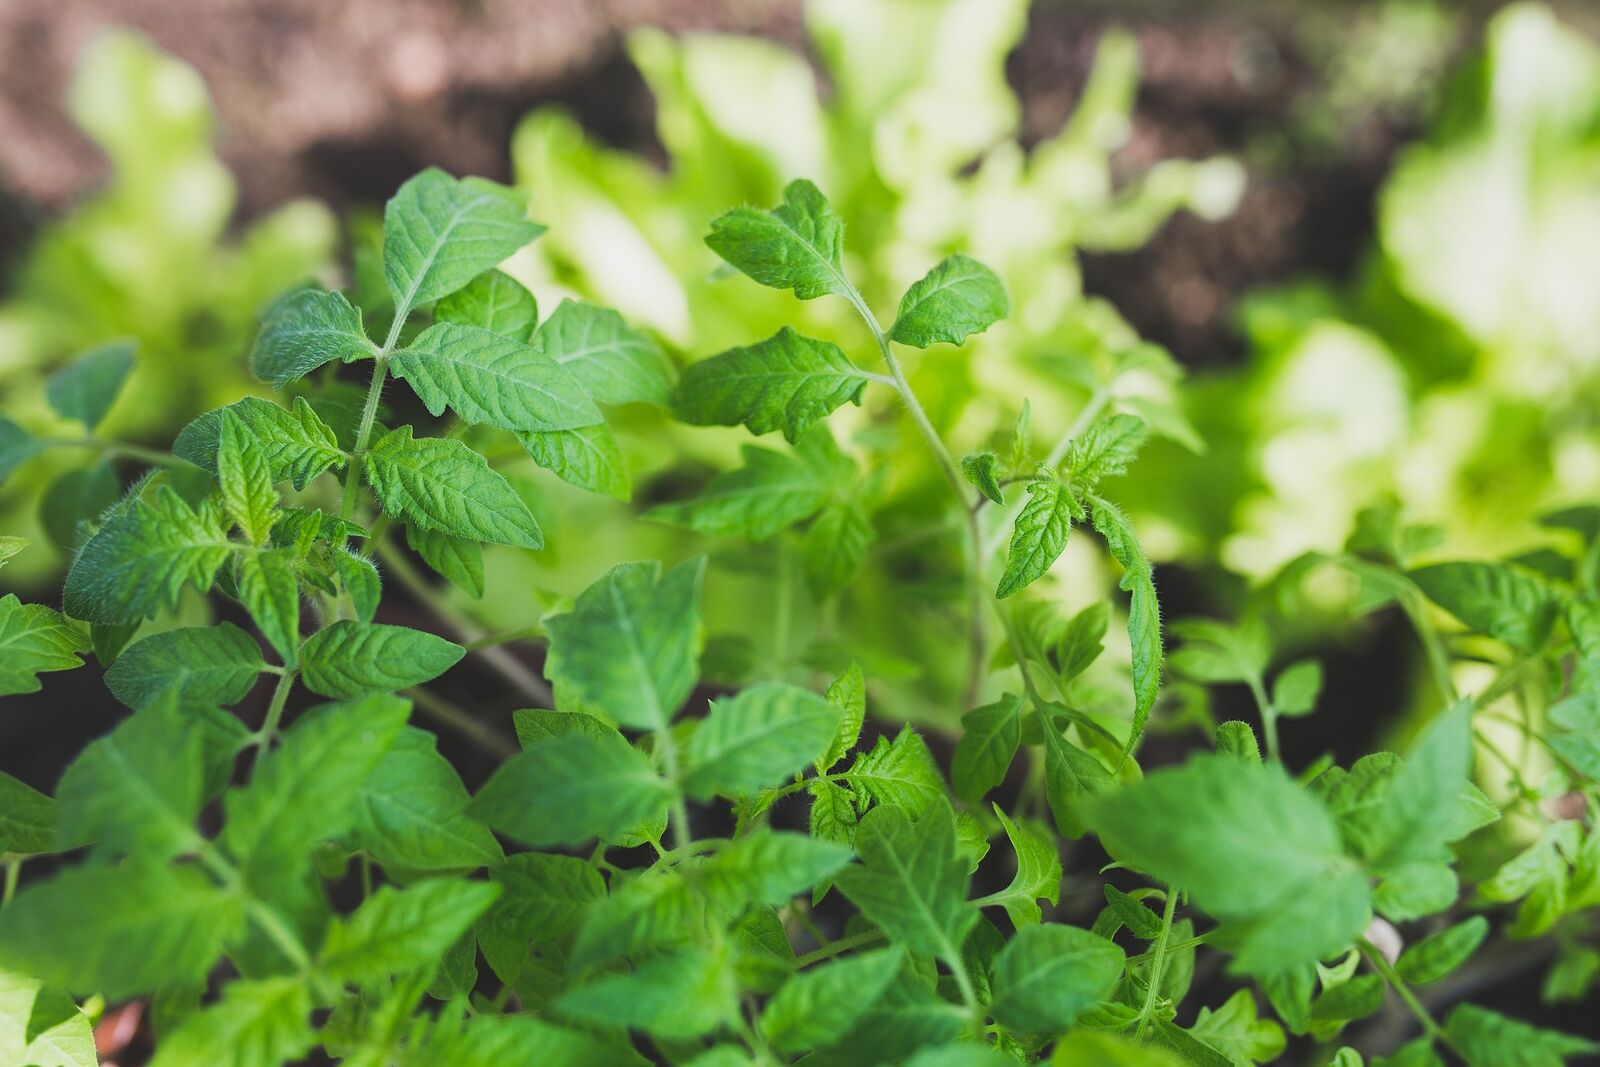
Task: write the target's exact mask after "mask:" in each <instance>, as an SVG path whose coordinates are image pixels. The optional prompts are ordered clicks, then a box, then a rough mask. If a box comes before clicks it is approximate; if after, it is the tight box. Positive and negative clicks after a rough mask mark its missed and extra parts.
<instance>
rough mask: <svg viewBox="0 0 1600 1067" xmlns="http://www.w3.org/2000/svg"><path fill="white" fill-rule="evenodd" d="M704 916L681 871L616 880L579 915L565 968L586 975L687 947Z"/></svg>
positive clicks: (700, 899) (659, 871)
mask: <svg viewBox="0 0 1600 1067" xmlns="http://www.w3.org/2000/svg"><path fill="white" fill-rule="evenodd" d="M707 915H708V913H707V911H706V908H705V901H704V900H703V894H700V893H698V892H695V891H693V890H691V889H690V886H689V883H688V881H687V880H686V879H685V877H684V875H683V873H682V872H680V871H677V870H662V869H659V868H658V869H656V870H654V871H646V872H644V873H643V874H641V875H639V876H638V877H635V878H631V879H627V880H619V881H618V882H617V884H616V885H615V886H614V887H613V889H612V892H611V895H610V896H608V897H606V898H605V899H603V900H600V901H597V902H596V903H595V904H594V906H593V907H591V908H590V909H589V911H588V914H587V915H585V916H584V919H583V925H582V926H581V927H580V928H579V930H578V936H577V938H576V939H575V940H574V941H573V943H572V952H571V956H570V961H569V962H570V966H571V968H572V969H573V970H586V969H589V968H592V967H595V966H599V965H602V964H607V963H611V962H612V961H614V960H618V959H621V958H622V957H624V956H631V957H633V958H635V959H642V958H644V957H645V956H648V955H649V954H650V953H651V952H653V951H656V950H660V949H663V948H669V947H674V946H679V945H684V944H687V943H688V942H689V941H690V940H691V939H692V935H693V933H694V931H696V930H700V929H704V928H705V925H704V920H705V918H706V917H707ZM524 947H526V946H524Z"/></svg>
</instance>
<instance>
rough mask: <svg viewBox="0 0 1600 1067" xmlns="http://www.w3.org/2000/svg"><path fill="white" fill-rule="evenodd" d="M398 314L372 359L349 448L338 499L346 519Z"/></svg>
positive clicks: (353, 507)
mask: <svg viewBox="0 0 1600 1067" xmlns="http://www.w3.org/2000/svg"><path fill="white" fill-rule="evenodd" d="M400 322H401V318H400V316H398V315H397V316H396V317H395V329H392V330H390V331H389V341H388V342H387V343H385V344H384V346H383V352H382V353H381V354H380V355H378V356H376V357H374V359H373V361H372V383H371V384H370V385H368V386H367V400H366V403H365V404H363V405H362V407H361V422H360V424H359V425H358V426H357V427H356V441H355V447H354V448H353V449H351V450H350V463H349V464H348V466H347V467H346V469H345V475H344V496H343V497H342V498H341V499H340V501H339V517H340V518H341V519H344V520H345V521H346V522H348V521H350V518H351V516H353V515H354V514H355V511H356V490H357V489H359V488H360V487H361V458H362V457H363V456H364V455H366V452H367V442H368V441H369V440H370V439H371V438H372V427H373V424H374V423H376V422H377V420H378V401H379V400H380V399H382V397H383V382H384V379H385V378H387V377H388V376H389V350H390V348H391V347H392V346H393V344H394V337H395V335H396V334H398V333H399V324H400Z"/></svg>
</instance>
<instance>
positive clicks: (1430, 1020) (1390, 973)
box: [1356, 938, 1454, 1051]
mask: <svg viewBox="0 0 1600 1067" xmlns="http://www.w3.org/2000/svg"><path fill="white" fill-rule="evenodd" d="M1356 944H1357V947H1359V948H1360V949H1361V954H1362V955H1363V956H1365V957H1366V958H1367V962H1368V963H1370V964H1372V969H1373V970H1375V971H1377V972H1378V973H1379V974H1380V975H1382V976H1383V980H1384V981H1385V982H1387V983H1389V987H1390V988H1391V989H1393V990H1394V991H1395V993H1396V994H1398V995H1399V997H1400V1000H1401V1001H1402V1002H1403V1003H1404V1004H1405V1006H1406V1007H1407V1008H1408V1009H1410V1011H1411V1014H1412V1015H1414V1016H1416V1019H1417V1022H1419V1023H1421V1024H1422V1031H1423V1033H1425V1034H1427V1035H1428V1037H1430V1038H1432V1039H1433V1040H1435V1041H1437V1042H1439V1043H1440V1044H1441V1045H1444V1046H1445V1047H1446V1048H1449V1049H1451V1050H1452V1051H1454V1046H1453V1045H1451V1044H1450V1039H1449V1038H1448V1037H1446V1036H1445V1032H1444V1029H1443V1028H1442V1027H1440V1025H1439V1024H1438V1022H1437V1021H1436V1020H1435V1019H1434V1017H1433V1013H1432V1012H1430V1011H1429V1010H1428V1008H1427V1006H1426V1005H1425V1004H1423V1003H1422V1001H1420V1000H1418V999H1417V995H1416V994H1415V993H1413V992H1412V991H1411V987H1410V986H1409V985H1407V984H1406V980H1405V979H1404V978H1401V977H1400V973H1399V972H1398V971H1396V970H1395V969H1394V967H1393V965H1391V964H1390V963H1389V960H1388V959H1387V958H1386V957H1385V956H1384V954H1383V953H1382V952H1379V951H1378V950H1377V949H1376V948H1375V947H1373V945H1372V942H1370V941H1368V940H1367V939H1366V938H1362V939H1361V940H1360V941H1358V942H1357V943H1356Z"/></svg>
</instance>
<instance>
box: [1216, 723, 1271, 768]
mask: <svg viewBox="0 0 1600 1067" xmlns="http://www.w3.org/2000/svg"><path fill="white" fill-rule="evenodd" d="M1216 743H1217V753H1218V755H1222V756H1232V757H1233V758H1234V759H1241V760H1244V761H1245V762H1246V763H1260V762H1261V745H1260V743H1259V742H1258V741H1257V740H1256V732H1255V730H1254V729H1252V728H1251V726H1250V724H1249V723H1247V722H1239V721H1237V720H1230V721H1228V722H1225V723H1221V724H1220V725H1218V726H1217V736H1216Z"/></svg>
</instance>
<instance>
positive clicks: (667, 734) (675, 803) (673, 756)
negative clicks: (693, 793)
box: [652, 723, 694, 856]
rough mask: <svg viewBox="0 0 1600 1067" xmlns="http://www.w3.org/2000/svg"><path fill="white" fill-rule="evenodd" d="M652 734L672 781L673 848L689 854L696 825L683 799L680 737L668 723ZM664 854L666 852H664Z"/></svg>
mask: <svg viewBox="0 0 1600 1067" xmlns="http://www.w3.org/2000/svg"><path fill="white" fill-rule="evenodd" d="M652 736H654V738H655V742H656V750H657V751H658V752H659V753H660V755H661V769H662V771H663V772H664V773H665V774H666V776H667V780H668V781H669V782H671V783H672V806H671V807H670V808H669V809H668V810H667V829H668V830H669V831H670V832H671V834H672V850H673V851H674V852H679V853H683V854H687V853H688V850H689V847H690V846H691V845H692V844H693V843H694V827H693V826H691V825H690V823H689V805H687V804H685V803H684V801H683V787H682V782H681V780H680V766H679V762H678V739H677V738H675V737H673V736H672V724H671V723H667V724H666V725H665V726H663V727H662V728H661V729H659V730H657V731H656V732H655V733H654V734H653V735H652ZM662 855H663V856H665V855H666V853H662Z"/></svg>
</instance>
